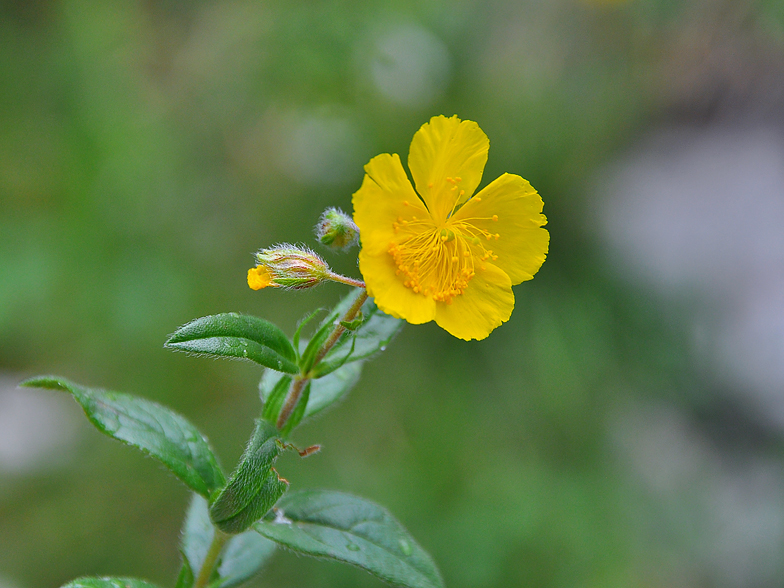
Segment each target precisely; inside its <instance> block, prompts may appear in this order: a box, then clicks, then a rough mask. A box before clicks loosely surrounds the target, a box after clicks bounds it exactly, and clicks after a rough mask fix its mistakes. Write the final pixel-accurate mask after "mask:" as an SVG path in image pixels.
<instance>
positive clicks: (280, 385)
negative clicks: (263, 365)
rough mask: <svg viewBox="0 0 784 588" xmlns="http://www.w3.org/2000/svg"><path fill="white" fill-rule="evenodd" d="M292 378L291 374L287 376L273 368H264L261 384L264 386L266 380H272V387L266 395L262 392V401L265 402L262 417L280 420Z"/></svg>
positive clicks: (275, 420) (274, 421)
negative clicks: (279, 416)
mask: <svg viewBox="0 0 784 588" xmlns="http://www.w3.org/2000/svg"><path fill="white" fill-rule="evenodd" d="M273 380H274V381H273ZM291 380H292V378H291V376H286V375H283V374H281V373H280V372H276V371H273V370H264V375H263V376H262V377H261V382H260V383H259V386H260V387H261V386H263V385H264V382H265V381H266V382H270V387H269V393H268V394H266V396H265V395H264V393H263V392H262V396H261V401H262V402H263V403H264V407H263V408H262V411H261V417H262V418H264V419H266V420H268V421H269V422H271V423H277V422H278V415H279V414H280V409H281V408H283V402H284V401H285V400H286V394H287V393H288V391H289V387H290V386H291Z"/></svg>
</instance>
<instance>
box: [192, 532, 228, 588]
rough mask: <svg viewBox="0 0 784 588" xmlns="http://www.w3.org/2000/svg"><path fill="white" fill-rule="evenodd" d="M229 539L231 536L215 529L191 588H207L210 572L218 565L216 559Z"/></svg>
mask: <svg viewBox="0 0 784 588" xmlns="http://www.w3.org/2000/svg"><path fill="white" fill-rule="evenodd" d="M229 539H231V535H227V534H226V533H224V532H223V531H221V530H220V529H215V534H214V535H213V537H212V544H211V545H210V549H209V550H208V551H207V555H206V556H205V557H204V563H203V564H201V569H200V570H199V575H198V576H197V577H196V582H194V584H193V588H204V587H205V586H207V582H209V581H210V577H211V576H212V572H213V571H214V570H215V565H216V564H217V563H218V558H219V557H220V554H221V551H222V550H223V546H224V545H226V542H227V541H228V540H229Z"/></svg>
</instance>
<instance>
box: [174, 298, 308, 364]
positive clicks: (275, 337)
mask: <svg viewBox="0 0 784 588" xmlns="http://www.w3.org/2000/svg"><path fill="white" fill-rule="evenodd" d="M164 346H165V347H168V348H169V349H174V350H176V351H185V352H188V353H193V354H196V355H210V356H215V357H230V358H235V359H247V360H250V361H253V362H256V363H258V364H260V365H263V366H265V367H268V368H271V369H274V370H278V371H281V372H286V373H290V374H295V373H297V372H298V371H299V368H298V367H297V365H296V360H297V355H296V353H295V351H294V347H292V345H291V343H290V342H289V340H288V339H287V338H286V335H285V334H284V333H283V331H281V330H280V329H279V328H278V327H276V326H275V325H274V324H272V323H271V322H269V321H265V320H264V319H261V318H258V317H255V316H249V315H241V314H237V313H234V312H229V313H224V314H216V315H211V316H205V317H202V318H199V319H196V320H194V321H191V322H190V323H188V324H186V325H184V326H182V327H180V328H179V329H177V330H176V331H175V332H174V334H173V335H172V336H171V337H169V340H168V341H166V343H165V344H164Z"/></svg>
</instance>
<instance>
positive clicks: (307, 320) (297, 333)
mask: <svg viewBox="0 0 784 588" xmlns="http://www.w3.org/2000/svg"><path fill="white" fill-rule="evenodd" d="M322 310H323V309H321V308H317V309H316V310H314V311H313V312H311V313H310V314H309V315H308V316H306V317H305V318H303V319H302V320H301V321H300V322H299V325H297V330H296V331H295V332H294V339H293V340H292V344H293V346H294V350H295V351H297V352H299V338H300V336H301V335H302V329H304V328H305V326H306V325H307V324H308V323H310V321H312V320H313V319H314V318H316V315H318V313H320V312H321V311H322Z"/></svg>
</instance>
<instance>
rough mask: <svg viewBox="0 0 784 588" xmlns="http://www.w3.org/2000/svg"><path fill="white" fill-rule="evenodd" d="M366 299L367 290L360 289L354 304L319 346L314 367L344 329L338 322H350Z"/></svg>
mask: <svg viewBox="0 0 784 588" xmlns="http://www.w3.org/2000/svg"><path fill="white" fill-rule="evenodd" d="M367 299H368V293H367V290H362V292H360V293H359V296H357V299H356V300H355V301H354V304H352V305H351V307H350V308H349V309H348V310H347V311H346V314H345V315H343V318H342V319H340V322H339V323H338V324H337V326H336V327H335V330H334V331H332V333H331V334H330V336H329V338H328V339H327V340H326V341H325V342H324V346H323V347H322V348H321V350H320V351H319V352H318V355H317V356H316V361H314V362H313V365H314V367H315V366H317V365H318V363H319V362H320V361H321V360H322V359H324V356H325V355H326V354H327V353H329V350H330V349H332V348H333V347H334V346H335V343H337V342H338V339H340V336H341V335H342V334H343V332H344V331H345V330H346V327H344V326H343V325H341V324H340V323H350V322H351V321H353V320H354V319H355V318H356V316H357V315H358V314H359V311H360V309H361V308H362V305H363V304H365V300H367Z"/></svg>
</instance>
